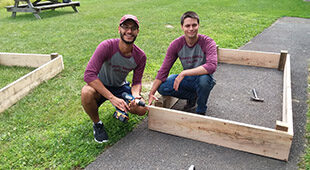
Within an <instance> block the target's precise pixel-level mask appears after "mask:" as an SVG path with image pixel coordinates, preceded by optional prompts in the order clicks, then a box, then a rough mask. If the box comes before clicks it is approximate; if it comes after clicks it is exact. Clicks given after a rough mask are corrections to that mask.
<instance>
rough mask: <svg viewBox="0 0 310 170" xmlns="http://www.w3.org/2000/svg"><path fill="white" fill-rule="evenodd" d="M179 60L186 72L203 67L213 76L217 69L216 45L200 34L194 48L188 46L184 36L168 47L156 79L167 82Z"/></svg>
mask: <svg viewBox="0 0 310 170" xmlns="http://www.w3.org/2000/svg"><path fill="white" fill-rule="evenodd" d="M177 58H179V59H180V61H181V63H182V66H183V69H184V70H187V69H192V68H196V67H198V66H203V67H204V68H205V69H206V70H207V71H208V73H209V74H213V73H214V72H215V70H216V67H217V50H216V43H215V42H214V40H213V39H211V38H210V37H208V36H206V35H202V34H198V41H197V43H196V44H194V45H193V46H192V47H189V46H188V45H187V44H186V41H185V37H184V35H183V36H181V37H179V38H177V39H175V40H174V41H172V43H171V44H170V45H169V47H168V50H167V53H166V57H165V59H164V62H163V64H162V65H161V67H160V69H159V71H158V73H157V76H156V79H159V80H161V81H165V80H166V78H167V77H168V74H169V71H170V69H171V67H172V66H173V64H174V62H175V61H176V60H177Z"/></svg>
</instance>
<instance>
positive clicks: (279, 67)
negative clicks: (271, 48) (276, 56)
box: [278, 50, 288, 71]
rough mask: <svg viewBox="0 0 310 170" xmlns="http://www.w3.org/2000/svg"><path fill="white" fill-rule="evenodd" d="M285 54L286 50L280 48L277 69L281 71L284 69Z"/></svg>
mask: <svg viewBox="0 0 310 170" xmlns="http://www.w3.org/2000/svg"><path fill="white" fill-rule="evenodd" d="M287 54H288V51H286V50H281V54H280V60H279V65H278V70H279V71H283V70H284V66H285V62H286V56H287Z"/></svg>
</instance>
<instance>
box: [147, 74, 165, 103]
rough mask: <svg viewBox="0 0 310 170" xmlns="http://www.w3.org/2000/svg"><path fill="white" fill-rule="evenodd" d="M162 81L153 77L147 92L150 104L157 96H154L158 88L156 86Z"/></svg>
mask: <svg viewBox="0 0 310 170" xmlns="http://www.w3.org/2000/svg"><path fill="white" fill-rule="evenodd" d="M161 83H162V81H161V80H159V79H155V80H154V82H153V85H152V88H151V91H150V93H149V100H148V102H149V105H151V104H152V102H153V100H158V99H157V97H155V93H156V91H157V89H158V87H159V86H160V85H161Z"/></svg>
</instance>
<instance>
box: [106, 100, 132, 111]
mask: <svg viewBox="0 0 310 170" xmlns="http://www.w3.org/2000/svg"><path fill="white" fill-rule="evenodd" d="M110 102H111V103H112V104H113V106H115V107H117V108H118V109H120V110H121V111H124V112H126V113H127V112H128V110H129V106H128V104H127V103H126V102H125V101H124V100H123V99H120V98H118V97H115V96H113V97H112V98H111V99H110Z"/></svg>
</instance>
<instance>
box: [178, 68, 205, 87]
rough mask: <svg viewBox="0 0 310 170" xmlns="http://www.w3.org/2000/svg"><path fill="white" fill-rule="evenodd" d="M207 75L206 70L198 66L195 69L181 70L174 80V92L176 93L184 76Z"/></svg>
mask: <svg viewBox="0 0 310 170" xmlns="http://www.w3.org/2000/svg"><path fill="white" fill-rule="evenodd" d="M204 74H209V72H208V70H206V69H205V68H204V67H203V66H198V67H196V68H192V69H188V70H183V71H182V72H181V73H180V74H179V75H178V76H177V77H176V78H175V80H174V84H173V88H174V90H175V91H178V89H179V85H180V83H181V81H182V80H183V78H184V77H185V76H197V75H204Z"/></svg>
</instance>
